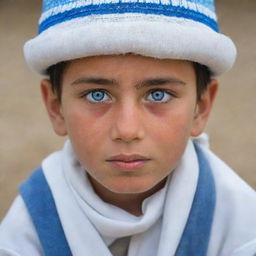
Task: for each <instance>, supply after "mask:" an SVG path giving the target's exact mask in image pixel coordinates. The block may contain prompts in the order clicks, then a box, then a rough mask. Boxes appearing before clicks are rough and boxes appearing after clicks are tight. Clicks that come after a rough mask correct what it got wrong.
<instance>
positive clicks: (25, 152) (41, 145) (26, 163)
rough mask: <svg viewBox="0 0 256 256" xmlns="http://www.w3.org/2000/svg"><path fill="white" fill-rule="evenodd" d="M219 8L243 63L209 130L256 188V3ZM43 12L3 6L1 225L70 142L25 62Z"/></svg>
mask: <svg viewBox="0 0 256 256" xmlns="http://www.w3.org/2000/svg"><path fill="white" fill-rule="evenodd" d="M217 7H218V11H219V21H220V27H221V30H222V32H224V33H225V34H227V35H229V36H231V37H232V38H233V40H234V41H235V42H236V44H237V47H238V59H237V62H236V64H235V66H234V68H233V70H232V71H230V72H229V73H227V74H225V75H224V76H223V77H222V78H221V79H220V82H221V84H222V86H221V90H220V92H219V95H218V99H217V102H216V105H215V107H214V110H213V114H212V117H211V120H210V122H209V125H208V129H207V130H208V133H209V134H210V138H211V147H212V149H213V150H214V151H215V152H216V153H217V154H218V155H219V156H220V157H221V158H223V159H225V161H226V162H227V163H228V164H229V165H230V166H232V167H233V168H234V169H235V170H236V171H237V173H238V174H239V175H240V176H242V177H243V178H244V179H245V180H246V181H247V182H248V183H250V184H251V185H252V186H253V187H256V175H255V171H256V168H255V165H256V132H255V125H256V101H255V95H256V50H255V49H256V33H255V22H256V16H255V13H256V1H255V0H243V1H241V0H225V1H221V0H219V1H217ZM39 11H40V1H39V0H1V1H0V32H1V37H0V56H1V65H0V75H1V76H0V139H1V143H0V220H1V218H2V217H3V215H4V214H5V213H6V211H7V209H8V208H9V206H10V204H11V202H12V201H13V199H14V197H15V195H16V194H17V186H18V184H20V183H21V182H22V181H23V180H24V179H25V178H26V177H27V175H28V174H29V172H30V171H31V170H33V169H34V168H36V167H37V166H38V165H39V164H40V162H41V160H42V159H43V158H44V157H45V156H47V155H48V154H49V153H50V152H52V151H54V150H57V149H58V148H60V147H61V145H62V144H63V141H64V139H63V138H59V137H57V136H56V135H55V134H54V133H53V131H52V129H51V126H50V123H49V121H48V117H47V115H46V113H45V110H44V108H43V105H42V104H41V99H40V93H39V81H40V77H39V76H37V75H35V74H33V73H32V72H31V71H30V70H29V69H28V68H27V66H26V64H25V62H24V59H23V53H22V46H23V44H24V42H25V41H26V40H28V39H30V38H32V37H33V36H34V35H36V30H37V28H36V24H37V18H38V16H39ZM213 50H214V49H213Z"/></svg>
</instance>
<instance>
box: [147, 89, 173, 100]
mask: <svg viewBox="0 0 256 256" xmlns="http://www.w3.org/2000/svg"><path fill="white" fill-rule="evenodd" d="M170 98H171V95H170V94H169V93H167V92H165V91H164V90H154V91H152V92H150V94H149V97H148V100H150V101H155V102H167V101H168V100H169V99H170Z"/></svg>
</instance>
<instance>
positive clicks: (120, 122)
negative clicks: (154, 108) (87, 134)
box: [111, 103, 145, 143]
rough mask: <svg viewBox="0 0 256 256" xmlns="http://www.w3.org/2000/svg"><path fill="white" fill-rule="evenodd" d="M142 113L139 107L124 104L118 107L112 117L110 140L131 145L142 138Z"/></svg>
mask: <svg viewBox="0 0 256 256" xmlns="http://www.w3.org/2000/svg"><path fill="white" fill-rule="evenodd" d="M142 117H143V113H142V110H141V109H140V108H139V106H136V104H133V103H126V104H122V106H119V107H118V108H117V110H116V111H115V114H114V116H113V125H112V129H111V139H112V140H115V141H122V142H125V143H131V142H133V141H139V140H142V139H143V138H144V135H145V131H144V126H143V119H142Z"/></svg>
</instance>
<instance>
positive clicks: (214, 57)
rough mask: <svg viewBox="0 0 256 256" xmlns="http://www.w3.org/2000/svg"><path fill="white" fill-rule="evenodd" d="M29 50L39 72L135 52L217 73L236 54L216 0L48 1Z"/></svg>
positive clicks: (28, 55)
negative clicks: (220, 26)
mask: <svg viewBox="0 0 256 256" xmlns="http://www.w3.org/2000/svg"><path fill="white" fill-rule="evenodd" d="M24 52H25V58H26V60H27V63H28V64H29V66H30V67H31V68H32V69H33V70H34V71H36V72H38V73H40V74H45V73H46V70H47V68H48V67H49V66H51V65H53V64H56V63H58V62H61V61H67V60H72V59H77V58H81V57H87V56H95V55H113V54H125V53H134V54H140V55H143V56H149V57H155V58H160V59H181V60H189V61H194V62H198V63H201V64H204V65H206V66H208V67H209V68H210V70H211V71H212V72H213V74H214V75H216V76H217V75H220V74H222V73H224V72H226V71H228V70H229V69H230V68H231V67H232V65H233V63H234V61H235V57H236V48H235V45H234V44H233V42H232V41H231V39H229V38H228V37H227V36H225V35H223V34H221V33H220V32H219V30H218V24H217V17H216V14H215V7H214V0H44V2H43V12H42V16H41V18H40V20H39V34H38V35H37V36H36V37H35V38H34V39H32V40H30V41H28V42H27V43H26V44H25V46H24Z"/></svg>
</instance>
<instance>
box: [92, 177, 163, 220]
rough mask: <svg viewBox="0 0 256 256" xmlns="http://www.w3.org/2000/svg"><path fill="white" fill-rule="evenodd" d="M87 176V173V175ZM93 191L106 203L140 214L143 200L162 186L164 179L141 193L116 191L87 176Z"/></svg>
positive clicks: (133, 213)
mask: <svg viewBox="0 0 256 256" xmlns="http://www.w3.org/2000/svg"><path fill="white" fill-rule="evenodd" d="M88 176H89V175H88ZM89 180H90V182H91V184H92V186H93V188H94V191H95V193H96V194H97V195H98V196H99V197H100V198H101V199H102V200H103V201H104V202H106V203H109V204H112V205H115V206H117V207H119V208H121V209H123V210H125V211H127V212H129V213H131V214H132V215H135V216H141V215H142V203H143V201H144V200H145V199H146V198H147V197H149V196H151V195H153V194H154V193H156V192H157V191H159V190H160V189H161V188H163V187H164V185H165V183H166V179H164V180H162V181H161V182H160V183H158V184H157V185H156V186H154V187H153V188H151V189H149V190H147V191H145V192H142V193H116V192H113V191H111V190H109V189H107V188H106V187H104V186H102V185H101V184H99V183H98V182H97V181H96V180H95V179H93V178H92V177H90V176H89Z"/></svg>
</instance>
